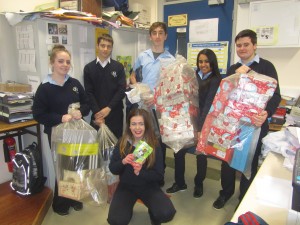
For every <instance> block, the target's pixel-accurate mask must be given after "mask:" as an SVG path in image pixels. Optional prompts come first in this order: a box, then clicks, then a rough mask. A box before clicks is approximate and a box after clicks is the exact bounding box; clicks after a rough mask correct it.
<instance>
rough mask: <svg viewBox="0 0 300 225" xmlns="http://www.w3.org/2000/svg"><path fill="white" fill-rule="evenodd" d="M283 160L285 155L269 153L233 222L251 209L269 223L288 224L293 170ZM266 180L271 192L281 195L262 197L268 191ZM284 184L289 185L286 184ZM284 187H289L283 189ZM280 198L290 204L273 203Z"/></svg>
mask: <svg viewBox="0 0 300 225" xmlns="http://www.w3.org/2000/svg"><path fill="white" fill-rule="evenodd" d="M283 161H284V157H283V156H282V155H280V154H277V153H273V152H270V153H269V154H268V156H267V158H266V159H265V160H264V162H263V164H262V166H261V167H260V169H259V171H258V173H257V175H256V177H255V178H254V180H253V182H252V184H251V186H250V187H249V189H248V191H247V193H246V195H245V196H244V198H243V200H242V202H241V203H240V205H239V207H238V208H237V210H236V211H235V213H234V215H233V217H232V220H231V221H232V222H237V220H238V217H239V216H240V215H241V214H244V213H246V212H248V211H251V212H253V213H255V214H257V215H258V216H260V217H261V218H262V219H264V220H265V221H266V222H267V223H268V224H286V222H287V217H288V212H289V209H290V208H291V206H290V203H291V196H292V194H291V193H292V190H293V189H292V171H289V170H288V169H286V168H284V167H283ZM262 181H264V182H262ZM265 181H266V182H270V183H269V185H267V186H268V187H271V188H270V193H280V194H279V195H280V196H279V195H278V196H273V197H274V198H273V199H270V198H269V199H267V198H268V197H265V198H266V199H262V198H261V196H262V193H266V191H268V190H264V189H265V187H266V185H265V184H266V183H265ZM276 181H279V182H276ZM281 182H282V183H281ZM289 183H290V185H289ZM282 184H287V185H286V186H284V185H282ZM282 187H287V188H286V189H284V191H282ZM264 196H267V195H264ZM278 198H280V199H282V200H283V202H289V204H288V206H287V207H280V206H279V205H276V204H273V203H274V202H276V201H277V200H275V199H278ZM277 202H278V201H277ZM278 206H279V207H278ZM283 206H284V204H283Z"/></svg>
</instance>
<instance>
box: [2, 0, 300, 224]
mask: <svg viewBox="0 0 300 225" xmlns="http://www.w3.org/2000/svg"><path fill="white" fill-rule="evenodd" d="M137 1H141V2H143V4H146V5H147V6H149V7H150V8H151V9H153V10H152V11H151V21H152V22H154V21H163V20H164V14H163V12H164V9H163V8H164V4H165V0H153V1H143V0H129V3H130V2H137ZM205 1H206V2H208V0H205ZM225 1H231V0H225ZM49 2H52V3H53V2H55V3H57V2H58V1H57V0H56V1H53V0H30V1H21V0H17V1H10V2H7V1H5V0H0V12H3V11H15V12H16V11H19V10H24V11H32V10H33V9H34V7H35V6H36V5H40V4H43V3H45V4H46V3H47V4H48V3H49ZM178 2H179V3H178V4H185V3H186V2H190V1H182V0H178ZM191 2H192V1H191ZM249 3H250V0H248V1H244V0H238V1H234V12H233V32H232V38H234V37H235V35H236V34H237V33H238V32H239V31H240V30H242V29H245V28H248V27H249V16H250V10H249ZM214 7H217V6H214ZM180 13H181V12H180ZM187 13H188V12H187ZM7 28H8V27H7V25H4V24H2V22H1V21H0V40H2V43H8V44H2V45H0V69H1V70H0V78H1V80H0V81H1V82H5V81H6V80H21V81H24V79H25V78H24V76H23V75H25V74H24V73H21V74H20V73H19V72H18V69H17V67H16V66H15V62H13V60H10V61H8V60H7V58H14V57H15V56H17V54H16V53H13V51H11V49H12V48H11V46H12V43H10V42H11V41H10V39H12V38H13V37H9V38H7V37H5V36H4V34H3V32H2V30H3V29H7ZM9 29H11V28H9ZM299 46H300V44H299ZM299 46H298V47H285V46H280V47H276V48H272V47H266V48H263V47H262V48H260V47H259V48H258V50H257V52H258V54H259V55H260V56H261V57H263V58H265V59H268V60H269V61H271V62H272V63H273V64H274V65H275V67H276V69H277V72H278V75H279V82H280V86H281V93H282V95H285V96H290V97H295V98H297V97H299V95H300V88H299V87H300V79H299V78H298V72H297V71H298V68H299V66H298V65H299V61H300V48H299ZM123 49H125V48H123ZM230 52H231V57H230V59H229V60H230V63H231V64H232V63H234V62H237V60H238V57H237V55H236V54H235V53H234V52H235V49H234V47H233V48H232V49H230ZM43 140H44V142H45V140H46V138H45V137H44V139H43ZM23 141H24V143H25V145H26V144H28V143H30V142H31V141H32V140H31V139H30V138H28V140H27V136H25V138H24V140H23ZM45 143H46V144H45V145H47V144H48V143H47V142H45ZM48 156H49V155H48ZM48 156H47V157H48ZM167 156H168V157H167V168H166V173H165V185H164V186H163V187H162V189H163V190H166V189H167V188H168V187H170V186H171V185H172V184H173V182H174V166H173V163H174V162H173V151H172V150H171V149H168V150H167ZM0 161H1V162H2V161H4V160H3V156H2V154H0ZM220 164H221V162H220V161H219V160H216V159H209V162H208V167H209V172H208V175H207V178H206V180H205V182H204V194H203V196H202V197H201V198H199V199H195V198H194V197H193V190H194V184H193V179H194V175H195V171H196V157H195V155H192V154H187V156H186V173H185V177H186V183H187V186H188V189H187V190H186V191H184V192H177V193H175V194H171V195H170V198H171V200H172V202H173V203H174V205H175V208H176V210H177V213H176V215H175V217H174V219H173V220H172V221H171V222H169V223H168V224H174V225H179V224H180V225H181V224H197V225H198V224H199V225H202V224H203V225H204V224H211V225H221V224H224V223H225V222H228V221H230V220H231V219H232V217H233V215H234V213H235V209H236V207H237V205H238V194H239V190H238V188H239V174H237V179H236V191H235V194H234V195H233V196H232V197H231V199H230V200H229V201H228V202H227V203H226V205H225V207H224V208H222V209H220V210H216V209H214V208H213V207H212V204H213V202H214V201H215V200H216V198H217V197H218V195H219V190H220V188H221V184H220ZM6 167H7V166H6V164H5V163H0V171H1V173H0V183H2V182H5V181H7V180H9V179H11V174H10V173H7V168H6ZM51 169H52V170H53V168H51ZM2 171H3V173H2ZM49 181H50V183H49ZM52 181H53V179H52ZM47 185H48V186H50V187H51V186H53V182H52V183H51V179H49V180H48V183H47ZM107 212H108V207H104V208H103V207H95V206H91V205H88V204H85V205H84V209H83V211H81V212H76V211H71V212H70V214H69V215H68V216H65V217H62V216H59V215H57V214H55V213H54V212H53V211H52V209H51V208H50V209H49V210H48V212H47V214H46V216H45V218H44V220H43V222H42V225H52V224H73V225H76V224H87V225H89V224H91V225H92V224H99V225H101V224H107V222H106V218H107ZM130 224H132V225H140V224H145V225H146V224H150V219H149V216H148V213H147V209H146V207H145V206H144V205H143V204H141V203H137V204H136V206H135V208H134V214H133V218H132V221H131V223H130ZM297 225H298V224H297Z"/></svg>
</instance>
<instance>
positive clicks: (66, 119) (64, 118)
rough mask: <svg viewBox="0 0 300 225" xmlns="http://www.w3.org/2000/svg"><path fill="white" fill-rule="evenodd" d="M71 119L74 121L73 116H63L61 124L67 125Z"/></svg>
mask: <svg viewBox="0 0 300 225" xmlns="http://www.w3.org/2000/svg"><path fill="white" fill-rule="evenodd" d="M71 119H72V116H71V115H70V114H65V115H63V116H62V118H61V122H62V123H66V122H69V121H70V120H71Z"/></svg>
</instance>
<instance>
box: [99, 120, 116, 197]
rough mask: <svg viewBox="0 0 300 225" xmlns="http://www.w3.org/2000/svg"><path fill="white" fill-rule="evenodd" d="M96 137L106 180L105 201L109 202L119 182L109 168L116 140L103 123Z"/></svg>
mask: <svg viewBox="0 0 300 225" xmlns="http://www.w3.org/2000/svg"><path fill="white" fill-rule="evenodd" d="M97 138H98V141H99V152H100V154H101V156H102V158H103V166H102V167H103V170H104V171H105V176H106V181H107V191H108V198H107V202H108V203H110V202H111V200H112V197H113V194H114V193H115V190H116V188H117V186H118V184H119V176H117V175H114V174H112V173H111V172H110V170H109V163H110V158H111V155H112V152H113V150H114V148H115V145H116V144H117V141H118V140H117V138H116V137H115V135H114V134H113V133H112V132H111V131H110V130H109V128H108V127H107V126H106V125H105V124H101V126H100V128H99V130H98V135H97Z"/></svg>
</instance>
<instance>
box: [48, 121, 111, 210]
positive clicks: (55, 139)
mask: <svg viewBox="0 0 300 225" xmlns="http://www.w3.org/2000/svg"><path fill="white" fill-rule="evenodd" d="M51 142H52V143H51V146H52V150H53V151H54V156H55V158H54V161H55V172H56V176H57V183H58V195H59V196H63V197H66V198H70V199H74V200H78V201H82V202H88V203H93V204H95V205H103V204H106V202H107V186H106V177H105V171H104V170H103V168H102V166H101V165H102V163H103V162H102V159H101V155H100V154H99V143H98V141H97V131H96V130H95V129H94V128H93V127H91V126H90V125H89V124H88V123H86V122H85V121H84V120H82V119H80V120H71V121H69V122H67V123H62V124H59V125H57V126H56V127H53V129H52V137H51Z"/></svg>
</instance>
